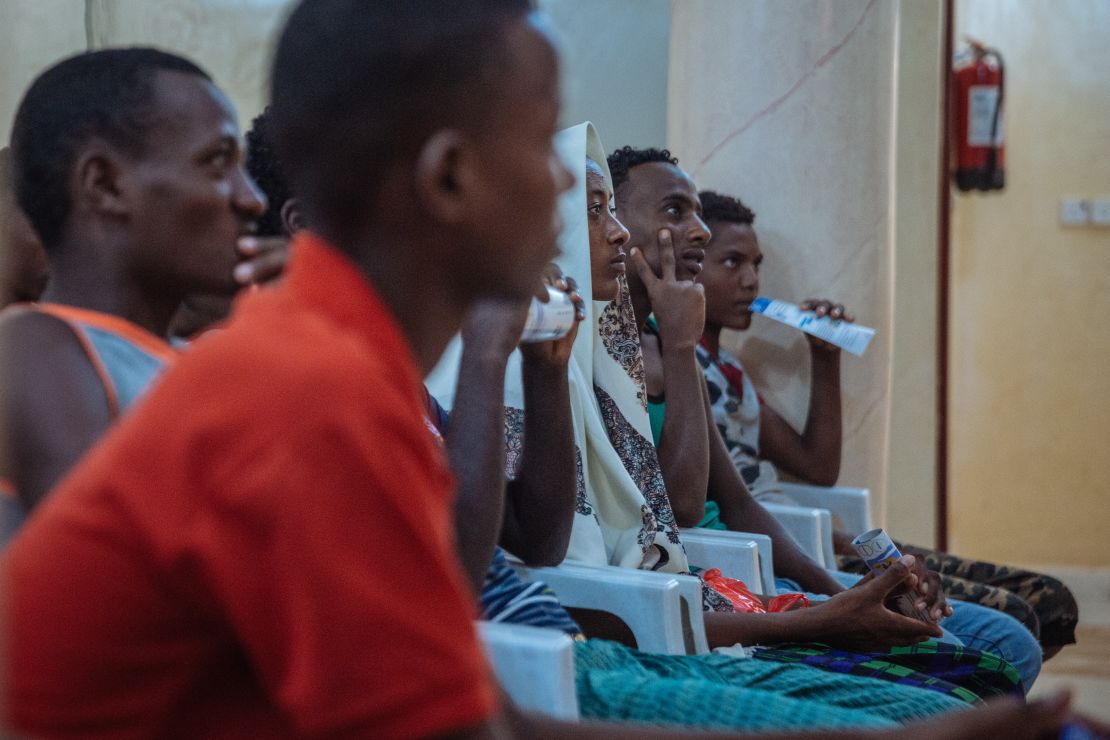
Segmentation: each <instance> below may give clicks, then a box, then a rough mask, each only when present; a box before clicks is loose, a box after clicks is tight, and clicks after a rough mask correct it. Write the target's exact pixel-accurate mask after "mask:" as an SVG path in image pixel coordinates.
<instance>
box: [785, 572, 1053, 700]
mask: <svg viewBox="0 0 1110 740" xmlns="http://www.w3.org/2000/svg"><path fill="white" fill-rule="evenodd" d="M829 575H831V576H832V577H833V578H835V579H836V580H837V582H839V583H840V584H841V585H842V586H844V587H845V588H850V587H852V586H854V585H855V584H856V583H857V582H858V581H859V580H860V579H861V578H862V577H863V576H859V575H856V574H855V573H840V572H837V571H829ZM775 585H776V587H777V588H778V589H779V590H780V591H800V590H801V588H800V587H799V586H798V584H796V583H794V582H793V581H791V580H789V579H787V578H779V579H776V581H775ZM806 596H807V597H808V598H809V599H811V600H813V599H816V600H818V601H822V600H824V599H827V598H829V597H828V596H825V595H823V594H809V593H807V594H806ZM948 604H949V605H950V606H951V607H952V616H951V617H949V618H948V619H946V620H944V626H943V627H942V629H943V630H944V637H942V638H940V641H941V642H951V643H953V644H956V645H964V646H965V647H969V648H971V649H972V650H979V651H981V652H985V653H992V654H994V655H997V656H998V657H1000V658H1002V659H1003V660H1005V661H1006V662H1007V663H1009V664H1010V665H1012V666H1013V667H1014V668H1016V669H1017V672H1018V673H1019V674H1020V675H1021V684H1022V686H1023V687H1024V688H1025V692H1026V693H1029V689H1030V688H1032V687H1033V682H1034V681H1036V680H1037V676H1038V675H1039V674H1040V672H1041V657H1042V654H1041V645H1040V643H1039V642H1037V638H1035V637H1033V633H1032V632H1030V631H1029V630H1027V629H1026V628H1025V625H1023V624H1022V623H1021V622H1019V621H1017V620H1016V619H1014V618H1013V617H1011V616H1009V615H1007V614H1003V613H1002V612H1000V611H997V610H995V609H990V608H988V607H985V606H979V605H978V604H972V603H970V602H966V601H955V600H953V601H949V602H948Z"/></svg>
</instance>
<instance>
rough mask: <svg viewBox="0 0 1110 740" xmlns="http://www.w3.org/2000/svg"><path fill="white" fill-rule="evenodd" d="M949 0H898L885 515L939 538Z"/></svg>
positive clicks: (894, 526)
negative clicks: (941, 187)
mask: <svg viewBox="0 0 1110 740" xmlns="http://www.w3.org/2000/svg"><path fill="white" fill-rule="evenodd" d="M943 31H944V10H943V5H942V4H941V2H940V0H899V2H898V22H897V40H898V50H897V59H898V64H897V78H896V80H895V82H896V88H895V98H894V106H895V107H894V116H895V125H894V136H895V140H894V160H895V161H894V178H895V179H894V191H893V194H892V199H893V206H894V241H893V247H894V265H893V267H894V297H893V311H894V314H893V327H892V329H891V341H892V343H893V348H892V350H893V351H892V354H891V374H890V377H891V383H890V391H891V392H890V443H889V447H888V449H889V458H888V461H889V462H888V464H889V467H888V469H887V485H886V492H887V496H886V525H887V526H888V527H889V528H890V531H891V532H897V533H898V536H899V537H902V538H904V539H905V540H907V541H909V542H914V543H918V544H925V545H933V544H935V534H936V479H937V471H936V449H937V414H936V406H937V393H936V379H937V372H936V369H937V363H936V350H937V283H938V273H937V238H938V229H937V219H938V215H939V209H940V203H939V200H940V199H939V197H938V182H937V177H938V172H939V169H940V166H939V165H940V144H941V141H940V138H941V136H942V128H941V110H940V106H941V92H942V84H943V75H942V69H943V68H942V65H941V57H942V56H943V53H944V42H943Z"/></svg>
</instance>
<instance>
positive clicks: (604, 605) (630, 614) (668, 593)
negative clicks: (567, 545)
mask: <svg viewBox="0 0 1110 740" xmlns="http://www.w3.org/2000/svg"><path fill="white" fill-rule="evenodd" d="M513 567H514V568H516V570H517V572H518V573H520V574H521V576H522V577H524V578H525V579H527V580H529V581H543V582H544V583H546V584H547V585H548V586H550V587H551V589H552V590H553V591H554V592H555V593H556V595H558V597H559V601H560V602H561V603H562V604H563V606H569V607H576V608H579V609H597V610H599V611H603V612H608V613H609V614H613V615H615V616H617V617H619V618H620V619H621V621H623V622H624V623H625V624H626V625H628V627H629V629H631V630H632V634H633V636H634V637H635V638H636V645H637V647H639V649H640V650H643V651H644V652H648V653H665V654H669V655H687V654H691V653H696V652H698V651H699V650H700V649H702V648H703V647H704V646H706V645H707V644H708V643H707V642H706V640H705V625H704V623H703V622H702V620H701V593H700V591H699V592H698V596H697V600H696V601H693V593H694V591H693V588H700V586H699V585H698V584H697V579H696V578H692V577H690V576H678V575H674V574H672V573H653V572H649V571H643V570H634V569H632V568H617V567H614V566H591V565H581V564H579V563H563V564H562V565H558V566H555V567H553V568H552V567H545V568H529V567H527V566H524V565H520V564H518V563H514V564H513ZM691 581H692V582H693V588H691V585H690V583H689V582H691ZM691 602H693V603H691Z"/></svg>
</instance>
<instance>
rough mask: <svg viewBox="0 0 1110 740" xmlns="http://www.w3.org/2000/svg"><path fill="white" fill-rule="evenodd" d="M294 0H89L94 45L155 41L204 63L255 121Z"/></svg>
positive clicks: (245, 121)
mask: <svg viewBox="0 0 1110 740" xmlns="http://www.w3.org/2000/svg"><path fill="white" fill-rule="evenodd" d="M291 5H292V0H157V2H150V1H149V0H89V2H88V7H89V10H88V18H89V39H90V41H91V44H92V47H93V48H102V47H105V46H130V45H138V44H142V45H153V46H157V47H159V48H161V49H165V50H167V51H173V52H176V53H179V54H182V55H184V56H186V57H189V58H190V59H192V60H193V61H195V62H197V63H199V64H200V66H202V67H203V68H204V69H205V70H206V71H207V72H208V73H209V74H211V75H212V77H213V78H214V79H215V80H216V84H218V85H219V86H220V87H221V88H223V89H224V90H225V91H226V92H227V93H228V94H229V95H230V96H231V99H232V100H233V101H234V102H235V104H236V106H237V107H238V109H239V120H240V124H241V125H242V126H244V127H246V126H249V125H250V121H251V119H252V118H253V117H254V116H255V115H257V114H258V113H259V112H260V111H261V110H262V108H263V107H264V105H265V101H266V99H267V98H268V93H267V92H266V90H267V87H268V85H269V67H270V61H271V57H272V54H273V51H272V49H273V41H274V39H275V35H276V34H277V32H278V30H279V29H280V27H281V23H282V21H283V20H284V19H285V14H286V12H287V9H288V8H289V7H291Z"/></svg>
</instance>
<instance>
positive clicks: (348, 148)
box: [270, 0, 531, 236]
mask: <svg viewBox="0 0 1110 740" xmlns="http://www.w3.org/2000/svg"><path fill="white" fill-rule="evenodd" d="M530 10H531V2H530V1H529V0H468V1H467V2H443V0H373V2H367V1H366V0H302V2H301V3H300V4H299V5H298V6H297V8H296V9H295V10H294V11H293V13H292V14H291V15H290V17H289V20H288V22H287V23H286V26H285V29H284V30H283V31H282V34H281V38H280V40H279V41H278V46H277V52H276V55H275V58H274V72H273V81H272V93H273V94H272V107H271V126H270V130H271V133H272V134H273V142H274V145H275V148H276V150H277V153H278V156H279V159H280V160H281V163H282V169H283V170H284V171H285V173H286V175H287V177H288V181H289V185H290V187H291V188H292V190H293V192H295V193H296V194H297V198H298V200H300V201H302V202H303V203H304V207H305V210H306V211H307V212H308V214H309V216H310V217H311V218H312V219H314V220H323V221H327V222H328V224H327V228H329V229H330V230H331V231H333V232H335V231H336V230H337V229H350V228H352V227H354V225H355V224H357V223H358V222H359V221H361V220H362V219H364V218H366V217H367V215H368V214H367V213H366V211H367V200H368V195H369V193H368V189H369V188H370V187H372V186H373V185H374V184H375V182H376V181H377V180H378V179H380V178H382V177H384V176H385V173H386V170H387V168H388V167H389V166H390V165H392V164H394V163H395V162H397V161H399V160H400V159H401V158H403V157H406V156H415V154H416V152H417V151H418V149H419V147H420V146H421V145H422V144H423V142H424V141H425V140H426V137H427V136H428V135H429V134H430V133H431V132H433V131H435V130H436V129H438V128H441V127H443V126H445V125H452V126H466V125H472V126H477V125H480V124H481V123H483V122H484V119H483V118H482V115H483V114H485V113H487V112H488V111H489V110H490V109H491V108H492V104H493V102H494V101H496V100H497V96H498V95H499V91H500V89H501V88H500V86H499V84H498V80H497V72H498V71H499V68H503V67H504V65H505V64H507V63H508V59H507V53H506V46H505V43H504V31H503V29H504V27H505V25H506V24H507V23H508V22H510V21H512V20H514V19H516V18H519V17H520V16H521V15H523V14H525V13H527V12H529V11H530ZM340 236H342V235H340Z"/></svg>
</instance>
